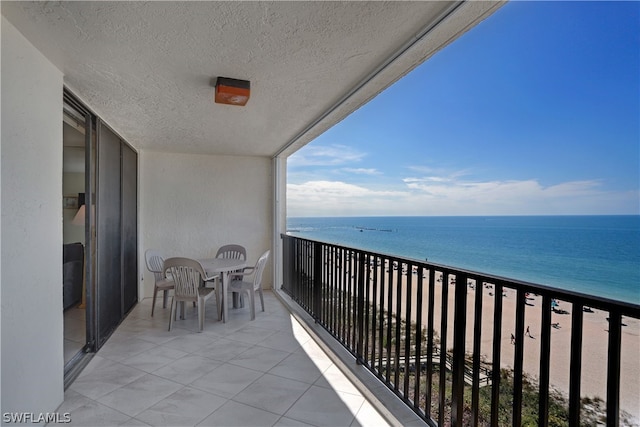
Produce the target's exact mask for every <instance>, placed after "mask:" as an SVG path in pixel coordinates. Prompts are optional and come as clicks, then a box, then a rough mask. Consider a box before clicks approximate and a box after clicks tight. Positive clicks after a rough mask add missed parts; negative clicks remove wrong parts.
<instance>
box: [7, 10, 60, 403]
mask: <svg viewBox="0 0 640 427" xmlns="http://www.w3.org/2000/svg"><path fill="white" fill-rule="evenodd" d="M1 81H2V89H1V90H2V147H1V157H2V166H1V173H2V179H1V183H2V223H1V227H2V273H1V274H2V276H1V277H2V289H1V301H2V315H1V316H2V350H1V351H2V359H1V362H2V369H1V370H2V393H1V395H2V404H1V405H2V412H3V413H4V412H15V411H20V412H23V411H26V412H34V413H36V414H37V413H40V412H47V411H49V412H50V411H54V410H55V409H56V408H57V407H58V405H59V404H60V403H61V402H62V400H63V355H62V341H63V340H62V333H63V318H62V197H61V195H62V87H63V81H62V73H61V72H60V71H59V70H58V69H57V68H55V67H54V66H53V65H52V64H51V63H50V62H49V61H48V60H47V59H46V58H45V57H44V56H42V54H40V52H39V51H37V50H36V49H35V48H34V47H33V46H32V45H31V44H30V43H29V42H28V41H27V40H26V39H25V38H24V37H23V36H22V35H21V34H20V33H19V32H18V31H17V30H16V29H15V28H14V27H13V26H12V25H11V24H10V23H9V22H8V21H7V20H6V19H5V18H4V17H3V18H2V78H1Z"/></svg>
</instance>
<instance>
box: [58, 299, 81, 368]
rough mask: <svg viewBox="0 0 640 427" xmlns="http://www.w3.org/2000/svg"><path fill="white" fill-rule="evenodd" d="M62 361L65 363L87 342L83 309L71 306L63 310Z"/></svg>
mask: <svg viewBox="0 0 640 427" xmlns="http://www.w3.org/2000/svg"><path fill="white" fill-rule="evenodd" d="M63 317H64V362H65V363H67V362H68V361H69V360H71V358H73V356H75V355H76V354H77V353H78V352H79V351H80V350H82V347H84V345H85V344H86V342H87V339H86V334H87V322H86V320H85V310H84V309H83V308H77V307H73V308H70V309H68V310H65V311H64V314H63Z"/></svg>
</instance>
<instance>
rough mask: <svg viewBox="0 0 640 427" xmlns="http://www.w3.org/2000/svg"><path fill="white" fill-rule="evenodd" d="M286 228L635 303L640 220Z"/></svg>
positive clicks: (393, 221)
mask: <svg viewBox="0 0 640 427" xmlns="http://www.w3.org/2000/svg"><path fill="white" fill-rule="evenodd" d="M287 229H288V231H289V233H290V234H292V235H296V236H299V237H304V238H309V239H316V240H321V241H324V242H330V243H336V244H341V245H345V246H350V247H355V248H360V249H366V250H370V251H375V252H380V253H385V254H390V255H397V256H403V257H408V258H414V259H419V260H424V259H425V258H427V259H428V260H429V261H430V262H434V263H438V264H445V265H449V266H452V267H458V268H464V269H469V270H474V271H478V272H482V273H487V274H495V275H500V276H504V277H509V278H512V279H518V280H524V281H529V282H534V283H539V284H544V285H548V286H552V287H555V288H561V289H567V290H573V291H577V292H582V293H586V294H590V295H597V296H602V297H606V298H611V299H615V300H619V301H626V302H631V303H634V304H640V216H491V217H485V216H482V217H480V216H477V217H348V218H336V217H326V218H288V220H287Z"/></svg>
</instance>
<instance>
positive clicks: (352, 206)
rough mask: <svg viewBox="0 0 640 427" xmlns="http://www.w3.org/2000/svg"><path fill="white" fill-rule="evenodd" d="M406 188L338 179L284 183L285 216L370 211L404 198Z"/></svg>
mask: <svg viewBox="0 0 640 427" xmlns="http://www.w3.org/2000/svg"><path fill="white" fill-rule="evenodd" d="M409 195H410V192H408V191H405V192H403V191H376V190H371V189H368V188H365V187H362V186H358V185H353V184H348V183H346V182H341V181H308V182H305V183H303V184H287V214H288V215H289V216H324V215H331V216H340V215H344V216H348V215H373V214H375V212H376V211H377V210H376V209H372V207H376V206H385V205H389V204H393V203H395V201H396V200H399V199H406V198H407V197H408V196H409Z"/></svg>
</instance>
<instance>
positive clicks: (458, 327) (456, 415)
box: [451, 275, 467, 426]
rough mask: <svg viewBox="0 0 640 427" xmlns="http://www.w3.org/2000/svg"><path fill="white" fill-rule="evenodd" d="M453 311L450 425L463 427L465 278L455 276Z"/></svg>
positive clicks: (465, 321)
mask: <svg viewBox="0 0 640 427" xmlns="http://www.w3.org/2000/svg"><path fill="white" fill-rule="evenodd" d="M454 307H455V311H454V319H455V320H454V322H453V362H452V367H451V371H452V372H451V374H452V375H453V384H452V388H453V390H452V393H451V394H452V398H451V425H452V426H463V425H464V424H463V423H464V420H463V414H464V368H465V336H466V326H467V276H466V275H457V277H456V284H455V304H454Z"/></svg>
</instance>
